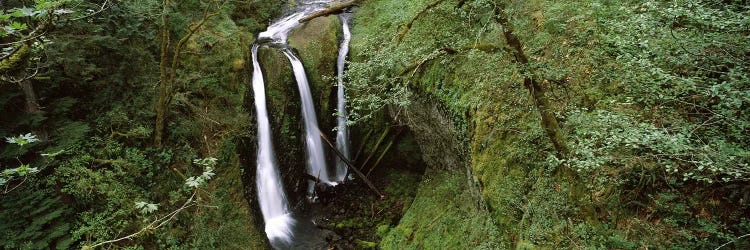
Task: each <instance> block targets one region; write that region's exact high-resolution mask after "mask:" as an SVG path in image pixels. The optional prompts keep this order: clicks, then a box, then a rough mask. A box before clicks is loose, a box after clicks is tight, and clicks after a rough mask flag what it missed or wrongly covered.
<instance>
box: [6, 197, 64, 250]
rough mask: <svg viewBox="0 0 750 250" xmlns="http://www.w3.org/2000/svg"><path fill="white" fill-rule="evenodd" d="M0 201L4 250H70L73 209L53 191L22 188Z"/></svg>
mask: <svg viewBox="0 0 750 250" xmlns="http://www.w3.org/2000/svg"><path fill="white" fill-rule="evenodd" d="M2 201H3V202H2V203H0V211H2V213H0V231H2V232H3V234H2V235H1V236H0V247H2V248H5V249H69V248H71V247H73V246H74V245H73V244H74V242H75V241H74V238H73V237H72V236H71V235H70V233H69V232H70V230H71V229H73V225H74V224H73V222H72V221H70V220H68V218H69V216H71V215H72V214H73V210H72V209H71V208H69V207H68V206H67V205H66V204H63V203H62V202H61V201H60V199H59V198H57V197H55V195H54V194H51V193H48V192H45V191H38V190H33V188H29V187H26V188H23V189H22V190H18V191H17V192H15V193H11V194H10V195H8V196H7V197H3V200H2Z"/></svg>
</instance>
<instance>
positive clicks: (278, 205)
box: [252, 0, 351, 249]
mask: <svg viewBox="0 0 750 250" xmlns="http://www.w3.org/2000/svg"><path fill="white" fill-rule="evenodd" d="M329 2H330V1H320V0H318V1H315V0H301V2H298V4H297V5H296V6H295V7H294V9H293V10H291V11H290V12H289V13H290V14H288V15H286V16H284V17H282V18H280V19H278V20H277V21H275V22H274V23H273V24H271V25H270V26H269V27H268V28H267V30H266V31H263V32H261V33H260V34H258V37H257V40H256V42H255V43H254V44H253V45H252V60H253V73H252V74H253V75H252V88H253V92H254V97H255V109H256V114H257V119H256V120H257V127H258V135H257V138H258V152H257V166H256V168H257V170H256V187H257V191H258V202H259V205H260V208H261V213H262V214H263V221H264V223H265V232H266V235H267V237H268V239H269V242H270V243H271V245H272V246H273V247H274V248H276V249H291V248H298V249H299V248H306V249H309V248H316V247H322V246H321V245H320V243H321V242H320V241H321V240H320V239H314V238H315V236H311V235H309V234H315V233H314V232H312V231H315V229H314V225H312V223H311V222H310V221H307V220H305V219H301V218H299V217H297V216H294V215H293V214H292V210H291V208H290V205H289V201H288V200H287V197H286V194H285V193H284V187H283V182H282V179H281V175H280V173H279V169H278V166H277V162H276V156H275V155H274V150H273V142H272V139H271V138H272V129H271V126H270V123H269V115H268V111H267V108H266V96H265V82H264V79H263V72H262V70H261V65H260V62H259V60H258V49H259V47H261V46H268V47H273V48H278V49H280V50H281V52H283V54H284V55H285V56H286V57H287V58H288V59H289V62H290V63H291V66H292V70H293V73H294V78H295V80H296V82H297V87H298V89H299V94H300V101H301V103H300V104H301V107H302V118H303V119H302V120H303V122H304V130H305V131H304V135H305V140H304V141H305V145H304V147H305V148H306V150H305V152H306V157H307V161H306V166H307V169H306V170H307V173H308V174H309V175H310V176H312V177H315V178H317V179H318V181H319V182H320V183H324V184H326V185H329V186H335V185H337V184H338V183H340V182H342V181H344V179H345V178H346V176H347V167H346V165H345V164H344V163H343V161H341V160H339V159H337V161H336V163H337V164H336V167H335V169H334V171H331V172H329V170H328V167H327V165H326V158H325V153H324V148H323V147H324V144H323V143H322V140H321V137H320V133H321V132H320V129H319V127H318V120H317V114H316V112H315V106H314V102H313V97H312V93H311V90H310V86H309V83H308V78H307V74H306V72H305V68H304V66H303V64H302V61H301V60H300V59H299V57H298V56H297V55H296V54H295V51H294V50H293V49H292V48H290V47H289V45H288V44H287V38H288V35H289V33H290V32H291V31H292V30H293V29H294V28H297V27H299V26H301V25H302V24H301V23H300V22H299V20H300V19H302V18H304V17H306V16H308V15H310V14H312V13H314V12H316V11H319V10H322V9H324V8H325V6H326V4H328V3H329ZM350 18H351V15H350V14H346V13H344V14H340V16H339V19H340V20H341V23H342V31H343V35H344V37H343V41H341V44H340V48H339V55H338V61H337V64H338V65H337V74H338V79H337V85H338V88H337V102H338V103H337V106H336V107H337V111H336V112H337V114H336V116H337V128H336V130H337V135H336V144H337V146H336V148H337V149H338V151H340V152H341V154H342V155H344V157H347V158H348V157H349V154H350V153H349V135H348V128H347V125H346V121H347V112H346V99H345V93H344V81H343V71H344V63H345V61H346V60H345V59H346V56H347V53H348V46H349V41H350V39H351V34H350V32H349V27H348V22H349V19H350ZM269 73H276V72H269ZM313 73H315V72H313ZM315 185H316V183H315V182H314V181H308V184H307V199H308V200H310V201H315V199H317V197H316V196H315ZM295 218H297V219H295ZM316 241H318V242H316Z"/></svg>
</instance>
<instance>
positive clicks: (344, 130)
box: [336, 14, 352, 181]
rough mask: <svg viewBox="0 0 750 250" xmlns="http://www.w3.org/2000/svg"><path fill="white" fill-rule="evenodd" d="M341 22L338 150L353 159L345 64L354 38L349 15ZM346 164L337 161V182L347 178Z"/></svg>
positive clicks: (337, 63) (343, 16)
mask: <svg viewBox="0 0 750 250" xmlns="http://www.w3.org/2000/svg"><path fill="white" fill-rule="evenodd" d="M339 20H341V29H342V31H343V34H344V39H343V40H342V41H341V44H340V45H339V57H338V60H337V62H336V67H337V68H336V69H337V72H336V73H337V75H338V91H337V97H338V98H337V99H338V103H337V106H336V111H337V112H338V114H337V117H336V122H337V124H336V148H337V149H338V150H339V151H340V152H341V154H343V155H344V157H345V158H346V159H351V158H350V157H351V155H350V153H349V128H348V126H347V125H346V121H347V120H348V115H347V112H346V96H345V95H344V64H345V63H346V55H347V54H349V41H350V40H351V38H352V34H351V32H349V18H348V16H347V15H345V14H342V15H339ZM346 171H347V168H346V163H344V161H343V160H341V159H338V158H337V159H336V180H337V181H344V178H346Z"/></svg>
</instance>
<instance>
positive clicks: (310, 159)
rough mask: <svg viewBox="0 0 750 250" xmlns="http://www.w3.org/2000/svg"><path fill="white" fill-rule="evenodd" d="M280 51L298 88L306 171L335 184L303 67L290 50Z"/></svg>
mask: <svg viewBox="0 0 750 250" xmlns="http://www.w3.org/2000/svg"><path fill="white" fill-rule="evenodd" d="M282 51H283V52H284V55H286V57H287V58H289V62H291V63H292V71H294V78H295V79H296V80H297V87H298V88H299V95H300V99H301V101H302V118H303V120H304V123H305V144H306V146H307V172H308V173H309V174H310V175H312V176H315V177H317V178H318V179H319V180H320V181H321V182H324V183H328V184H329V185H336V183H334V182H332V181H331V179H330V175H329V174H328V169H327V168H326V162H325V156H324V154H323V143H322V141H321V139H320V129H319V128H318V119H317V115H316V114H315V106H314V104H313V99H312V94H311V92H310V86H309V84H308V83H307V75H306V74H305V68H304V66H302V62H301V61H300V60H299V58H297V56H295V55H294V53H293V52H292V51H291V50H288V49H284V50H282ZM313 188H314V186H313V185H310V186H309V188H308V192H309V193H310V194H312V191H313Z"/></svg>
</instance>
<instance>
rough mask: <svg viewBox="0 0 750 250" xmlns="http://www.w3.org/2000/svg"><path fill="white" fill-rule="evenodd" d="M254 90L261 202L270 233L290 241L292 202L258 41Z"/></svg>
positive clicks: (258, 182)
mask: <svg viewBox="0 0 750 250" xmlns="http://www.w3.org/2000/svg"><path fill="white" fill-rule="evenodd" d="M252 57H253V80H252V82H253V92H254V95H255V111H256V114H257V120H258V121H257V122H258V159H257V161H258V165H257V173H256V176H255V181H256V185H257V188H258V203H259V204H260V211H261V213H263V221H265V223H266V228H265V231H266V235H267V236H268V239H269V240H271V241H275V240H280V241H283V242H287V243H288V242H290V241H291V235H292V230H291V227H292V224H294V221H293V220H292V218H291V216H290V214H289V204H288V201H287V199H286V194H284V188H283V187H282V186H281V176H280V175H279V171H278V168H277V167H276V158H275V156H274V153H273V143H272V142H271V126H270V123H269V121H268V110H267V109H266V90H265V86H264V84H265V83H264V81H263V72H261V69H260V64H258V45H257V44H256V45H253V48H252Z"/></svg>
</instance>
